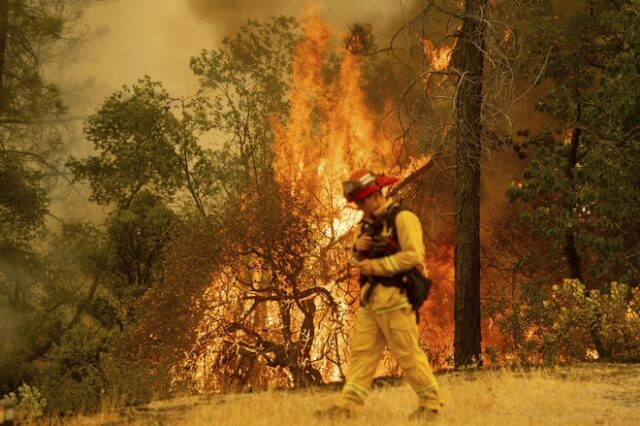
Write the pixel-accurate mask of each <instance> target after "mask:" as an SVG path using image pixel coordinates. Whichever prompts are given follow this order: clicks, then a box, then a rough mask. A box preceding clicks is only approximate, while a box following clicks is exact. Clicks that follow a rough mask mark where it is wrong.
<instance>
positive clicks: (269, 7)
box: [187, 0, 416, 41]
mask: <svg viewBox="0 0 640 426" xmlns="http://www.w3.org/2000/svg"><path fill="white" fill-rule="evenodd" d="M415 2H416V1H415V0H395V1H391V2H390V1H388V0H387V1H384V0H369V1H366V2H364V1H363V2H345V1H344V0H324V1H321V2H317V3H314V2H310V1H301V0H272V1H268V2H262V1H255V0H238V1H234V2H230V1H227V0H188V1H187V3H188V8H189V10H190V11H191V13H192V14H193V15H194V16H195V17H196V18H197V19H198V20H200V21H202V22H205V23H207V24H208V25H210V26H211V27H212V28H214V29H215V31H216V32H217V33H218V34H220V35H230V34H233V33H234V32H235V30H237V29H238V28H239V27H241V26H242V25H244V24H245V23H246V22H247V20H248V19H252V20H265V19H269V18H271V17H274V16H281V15H284V16H294V17H301V16H304V15H305V13H306V11H307V10H310V9H311V10H314V11H315V14H317V15H318V16H319V17H320V18H322V19H324V20H325V21H326V22H328V23H329V24H330V25H331V26H332V27H334V29H336V30H337V31H339V32H346V29H347V26H348V25H349V24H352V23H355V22H367V23H371V24H373V27H374V31H375V33H376V36H378V38H379V39H381V40H384V41H387V40H388V39H389V38H390V36H391V35H392V34H393V32H394V29H397V25H399V24H400V22H401V18H402V16H404V15H406V14H407V13H409V12H410V11H411V10H412V8H413V6H414V3H415Z"/></svg>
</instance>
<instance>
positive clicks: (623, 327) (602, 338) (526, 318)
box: [498, 279, 640, 364]
mask: <svg viewBox="0 0 640 426" xmlns="http://www.w3.org/2000/svg"><path fill="white" fill-rule="evenodd" d="M542 288H543V287H542V286H540V285H538V286H537V291H535V293H536V297H531V295H529V297H528V298H527V299H524V298H521V299H518V300H516V301H515V303H514V306H513V307H512V309H510V310H508V311H505V312H503V314H502V315H501V316H499V320H498V325H499V327H500V329H501V331H502V332H503V335H504V337H505V339H506V343H507V345H506V353H507V358H508V359H512V360H513V361H515V362H518V363H525V364H528V363H538V362H541V361H544V362H545V363H549V364H553V363H558V362H571V361H589V360H594V359H602V360H606V361H622V362H625V361H637V360H638V354H640V290H638V288H632V287H629V286H628V285H625V284H620V283H616V282H613V283H611V284H609V285H608V286H607V288H606V290H602V291H600V290H592V291H587V290H586V287H585V285H584V284H582V283H580V282H579V281H577V280H570V279H567V280H564V281H563V283H562V284H560V285H553V286H552V287H551V289H550V291H549V293H548V294H547V293H546V292H545V291H544V290H541V289H542ZM596 348H597V349H596Z"/></svg>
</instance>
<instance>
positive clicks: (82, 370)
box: [42, 325, 116, 413]
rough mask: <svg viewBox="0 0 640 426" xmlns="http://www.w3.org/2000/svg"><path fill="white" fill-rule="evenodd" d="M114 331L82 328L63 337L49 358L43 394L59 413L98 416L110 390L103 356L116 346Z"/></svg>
mask: <svg viewBox="0 0 640 426" xmlns="http://www.w3.org/2000/svg"><path fill="white" fill-rule="evenodd" d="M114 333H115V332H113V331H105V330H98V329H92V328H90V327H86V326H83V325H79V326H76V327H74V328H73V329H71V330H69V331H68V332H67V333H65V334H64V335H63V336H62V339H61V340H60V343H58V344H55V345H54V346H53V348H52V349H51V350H50V351H49V352H48V354H47V356H46V357H45V367H44V371H43V378H42V391H43V393H45V394H46V395H47V399H48V401H49V404H50V406H51V410H53V411H54V412H56V413H74V412H75V413H77V412H94V411H96V410H98V409H99V408H100V407H101V403H102V398H103V393H104V391H105V389H106V388H107V382H106V377H105V375H104V373H103V371H102V369H101V366H100V358H101V354H102V353H105V352H107V351H108V350H109V349H110V347H111V345H112V342H113V339H114V336H115V335H116V334H114Z"/></svg>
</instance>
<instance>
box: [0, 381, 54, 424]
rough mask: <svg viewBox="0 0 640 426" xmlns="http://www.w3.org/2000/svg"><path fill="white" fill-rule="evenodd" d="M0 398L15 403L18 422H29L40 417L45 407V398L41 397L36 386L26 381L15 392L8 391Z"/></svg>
mask: <svg viewBox="0 0 640 426" xmlns="http://www.w3.org/2000/svg"><path fill="white" fill-rule="evenodd" d="M2 399H4V400H9V401H12V402H13V403H14V404H16V420H17V421H18V422H29V421H33V420H35V419H37V418H38V417H42V414H43V413H44V410H45V408H46V407H47V400H46V399H44V398H43V397H42V395H41V394H40V391H39V390H38V388H37V387H35V386H29V385H28V384H26V383H23V384H22V385H21V386H18V393H17V394H16V393H15V392H9V394H8V395H5V396H4V397H3V398H2Z"/></svg>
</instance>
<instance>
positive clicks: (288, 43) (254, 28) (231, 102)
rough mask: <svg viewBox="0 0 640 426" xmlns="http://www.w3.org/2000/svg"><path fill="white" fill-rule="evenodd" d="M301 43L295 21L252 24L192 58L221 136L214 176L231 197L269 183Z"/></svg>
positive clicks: (275, 20)
mask: <svg viewBox="0 0 640 426" xmlns="http://www.w3.org/2000/svg"><path fill="white" fill-rule="evenodd" d="M300 39H301V34H300V29H299V28H298V24H297V22H296V21H295V20H294V19H293V18H285V17H279V18H274V19H272V20H271V21H270V22H268V23H260V22H256V21H249V22H248V23H247V25H245V26H244V27H242V28H241V29H240V30H239V31H238V33H237V34H236V35H235V37H233V38H232V37H225V39H224V40H223V42H222V44H223V47H222V48H220V49H218V50H203V51H202V53H201V54H200V56H198V57H194V58H191V63H190V66H191V69H192V70H193V72H194V73H195V75H196V76H197V77H198V78H199V79H200V84H201V86H202V88H203V90H204V93H206V94H207V95H209V96H210V97H211V98H212V105H211V106H212V108H211V109H210V110H209V115H208V120H209V121H210V123H211V126H212V128H213V129H215V130H216V134H217V135H218V136H219V138H220V140H219V142H220V145H221V146H220V149H219V150H217V151H216V154H215V168H214V172H215V173H214V176H215V178H216V180H217V181H218V182H220V183H219V184H220V186H221V187H223V188H224V189H225V193H226V195H228V196H232V197H233V196H236V195H237V194H239V193H240V192H241V191H242V189H243V188H244V187H245V186H246V185H247V184H258V185H260V184H263V183H264V182H265V181H266V180H268V179H269V177H268V176H269V175H270V173H271V162H272V159H273V152H272V149H271V141H272V137H273V125H272V124H273V121H276V122H282V121H283V120H284V117H286V116H287V114H288V111H289V106H288V103H287V98H286V95H287V93H288V90H289V89H290V78H291V77H290V75H291V64H292V54H293V50H294V47H295V46H296V44H297V42H298V41H299V40H300Z"/></svg>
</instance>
